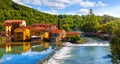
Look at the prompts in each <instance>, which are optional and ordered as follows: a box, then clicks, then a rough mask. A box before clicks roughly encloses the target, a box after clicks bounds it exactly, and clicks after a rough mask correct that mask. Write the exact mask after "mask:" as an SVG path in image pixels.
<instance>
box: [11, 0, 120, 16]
mask: <svg viewBox="0 0 120 64" xmlns="http://www.w3.org/2000/svg"><path fill="white" fill-rule="evenodd" d="M13 1H14V2H16V3H19V4H22V5H25V6H28V7H31V8H34V9H37V10H39V11H41V12H46V13H50V14H67V15H69V14H72V15H75V14H77V15H86V14H88V12H89V9H90V8H92V9H93V11H94V13H95V14H96V15H104V14H107V15H111V16H114V17H120V0H13Z"/></svg>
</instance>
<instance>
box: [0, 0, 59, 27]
mask: <svg viewBox="0 0 120 64" xmlns="http://www.w3.org/2000/svg"><path fill="white" fill-rule="evenodd" d="M7 19H22V20H26V22H27V24H28V25H30V24H32V23H34V22H41V23H53V24H56V22H57V16H56V15H51V14H48V13H43V12H40V11H37V10H35V9H32V8H29V7H26V6H23V5H20V4H17V3H15V2H13V1H12V0H0V23H2V22H4V21H5V20H7Z"/></svg>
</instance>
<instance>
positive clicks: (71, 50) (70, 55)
mask: <svg viewBox="0 0 120 64" xmlns="http://www.w3.org/2000/svg"><path fill="white" fill-rule="evenodd" d="M84 39H85V43H84V45H83V46H82V45H80V46H79V45H76V46H75V45H74V46H65V47H62V48H61V49H60V50H59V51H56V52H55V54H54V55H53V56H52V57H51V58H50V59H49V60H48V61H46V62H44V64H112V61H111V57H110V55H111V53H110V50H109V48H110V47H109V45H108V44H109V42H108V41H104V40H101V39H97V38H88V37H84ZM91 44H93V45H91ZM85 45H86V46H85Z"/></svg>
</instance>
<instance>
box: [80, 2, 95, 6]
mask: <svg viewBox="0 0 120 64" xmlns="http://www.w3.org/2000/svg"><path fill="white" fill-rule="evenodd" d="M95 4H96V3H95V2H90V1H85V2H84V1H80V2H79V5H80V6H82V7H94V6H95Z"/></svg>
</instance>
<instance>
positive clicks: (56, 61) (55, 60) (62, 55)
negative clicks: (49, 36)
mask: <svg viewBox="0 0 120 64" xmlns="http://www.w3.org/2000/svg"><path fill="white" fill-rule="evenodd" d="M71 49H72V48H71V47H62V49H60V50H59V51H56V52H55V54H54V55H53V56H52V57H51V58H50V59H49V60H48V61H46V62H45V63H43V64H65V63H64V62H63V61H62V60H64V59H67V58H69V57H71V55H70V54H69V53H70V51H71Z"/></svg>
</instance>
